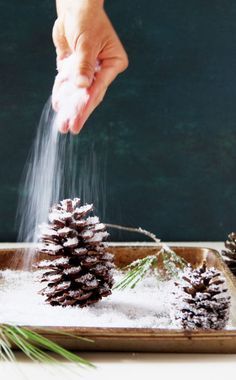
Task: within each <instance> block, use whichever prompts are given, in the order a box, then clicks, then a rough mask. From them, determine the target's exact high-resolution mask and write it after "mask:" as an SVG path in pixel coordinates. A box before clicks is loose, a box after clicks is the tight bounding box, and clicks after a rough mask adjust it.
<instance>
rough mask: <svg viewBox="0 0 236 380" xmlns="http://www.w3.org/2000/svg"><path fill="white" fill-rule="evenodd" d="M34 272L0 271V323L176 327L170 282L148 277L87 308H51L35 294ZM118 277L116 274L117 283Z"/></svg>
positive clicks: (36, 291)
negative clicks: (172, 317)
mask: <svg viewBox="0 0 236 380" xmlns="http://www.w3.org/2000/svg"><path fill="white" fill-rule="evenodd" d="M36 276H37V273H29V272H19V271H18V272H17V271H10V270H6V271H2V272H0V323H3V322H5V323H15V324H18V325H32V326H83V327H85V326H87V327H88V326H89V327H143V328H144V327H146V328H175V327H176V326H175V325H174V324H173V323H172V322H171V319H170V313H169V308H170V297H171V294H172V287H173V282H171V281H170V282H166V283H160V284H159V283H157V280H156V278H155V277H154V276H149V277H147V278H146V279H145V280H144V281H142V283H141V284H139V285H137V287H136V288H135V289H133V290H123V291H120V290H114V291H113V294H112V295H111V296H109V297H106V298H103V299H102V300H101V301H100V302H98V303H97V304H95V305H92V306H88V307H86V308H83V309H81V308H79V307H71V306H70V307H66V308H63V307H60V306H54V307H53V306H51V305H47V304H45V303H44V298H43V297H42V296H41V295H39V294H38V291H39V290H40V289H41V288H42V287H44V286H45V285H44V284H40V283H38V282H37V279H36ZM119 276H120V274H119V273H118V272H117V273H115V279H116V280H118V278H119Z"/></svg>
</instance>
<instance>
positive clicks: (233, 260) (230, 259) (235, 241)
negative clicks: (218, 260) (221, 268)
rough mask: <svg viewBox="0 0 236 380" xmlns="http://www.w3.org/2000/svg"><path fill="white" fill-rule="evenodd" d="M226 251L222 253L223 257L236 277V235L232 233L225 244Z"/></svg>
mask: <svg viewBox="0 0 236 380" xmlns="http://www.w3.org/2000/svg"><path fill="white" fill-rule="evenodd" d="M225 248H226V250H223V251H222V256H223V259H224V261H225V263H226V264H227V265H228V267H229V269H230V270H231V271H232V272H233V274H234V275H235V276H236V233H235V232H232V233H231V234H229V235H228V240H226V242H225Z"/></svg>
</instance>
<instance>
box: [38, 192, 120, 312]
mask: <svg viewBox="0 0 236 380" xmlns="http://www.w3.org/2000/svg"><path fill="white" fill-rule="evenodd" d="M92 209H93V205H87V204H86V205H84V206H80V200H79V199H78V198H75V199H73V200H71V199H65V200H64V201H62V202H60V203H59V204H56V205H54V206H53V207H52V208H51V210H50V212H49V224H44V225H42V226H41V228H40V229H41V236H40V241H41V245H40V248H39V252H41V253H46V254H48V255H51V256H53V259H52V260H43V261H41V262H39V264H38V265H37V267H38V268H39V269H42V270H43V271H42V278H41V281H42V282H46V285H47V286H46V287H45V288H44V289H43V290H42V291H41V294H43V295H45V296H46V302H48V303H50V304H51V305H62V306H68V305H78V306H80V307H84V306H88V305H90V304H92V303H95V302H97V301H99V300H100V299H101V298H102V297H106V296H108V295H109V294H111V288H112V285H113V276H112V268H113V267H114V264H113V255H112V254H110V253H107V252H106V246H105V244H104V243H103V240H104V239H106V238H107V236H108V233H107V232H106V231H105V225H104V224H102V223H100V222H99V219H98V217H96V216H89V214H90V213H91V211H92Z"/></svg>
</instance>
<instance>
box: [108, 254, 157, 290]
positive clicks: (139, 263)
mask: <svg viewBox="0 0 236 380" xmlns="http://www.w3.org/2000/svg"><path fill="white" fill-rule="evenodd" d="M156 261H157V257H156V256H147V257H145V258H143V259H138V260H135V261H133V262H132V263H131V264H130V265H128V266H127V267H126V268H125V269H128V272H127V274H126V275H125V276H124V278H123V279H121V281H119V282H118V283H117V284H116V285H115V286H114V288H113V289H119V290H123V289H125V288H127V287H129V288H131V289H133V288H134V287H135V286H136V285H137V283H138V282H139V281H141V280H142V279H143V277H144V276H145V274H146V273H147V272H148V271H149V270H150V268H151V267H152V266H153V265H154V264H155V263H156Z"/></svg>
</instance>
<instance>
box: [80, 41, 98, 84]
mask: <svg viewBox="0 0 236 380" xmlns="http://www.w3.org/2000/svg"><path fill="white" fill-rule="evenodd" d="M75 56H76V84H77V86H79V87H85V88H88V87H90V86H91V84H92V82H93V79H94V74H95V69H96V58H97V54H96V50H95V48H94V46H93V44H92V43H91V42H90V41H89V40H88V39H84V38H83V39H81V38H79V39H78V40H77V42H76V46H75Z"/></svg>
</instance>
